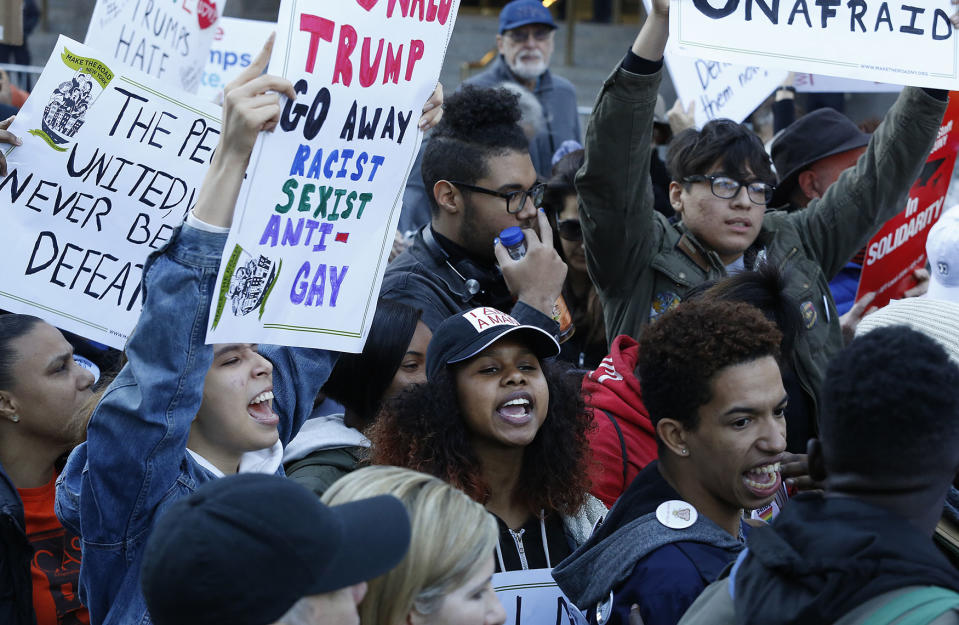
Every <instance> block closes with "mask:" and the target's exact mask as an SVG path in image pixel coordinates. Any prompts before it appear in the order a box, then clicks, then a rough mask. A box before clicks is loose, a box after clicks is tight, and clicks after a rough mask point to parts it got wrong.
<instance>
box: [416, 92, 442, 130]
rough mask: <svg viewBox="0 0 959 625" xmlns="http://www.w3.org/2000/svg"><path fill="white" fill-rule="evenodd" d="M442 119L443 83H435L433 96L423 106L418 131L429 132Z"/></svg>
mask: <svg viewBox="0 0 959 625" xmlns="http://www.w3.org/2000/svg"><path fill="white" fill-rule="evenodd" d="M441 119H443V83H440V82H438V83H436V89H433V95H431V96H430V99H429V100H427V101H426V104H425V105H423V116H422V117H420V123H419V124H418V125H419V127H420V130H429V129H430V128H432V127H433V126H435V125H436V124H438V123H440V120H441Z"/></svg>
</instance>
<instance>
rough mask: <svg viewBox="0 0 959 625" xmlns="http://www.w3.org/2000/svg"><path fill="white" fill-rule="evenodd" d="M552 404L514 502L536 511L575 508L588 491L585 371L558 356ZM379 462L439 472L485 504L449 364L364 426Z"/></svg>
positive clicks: (548, 369)
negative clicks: (572, 370) (573, 371)
mask: <svg viewBox="0 0 959 625" xmlns="http://www.w3.org/2000/svg"><path fill="white" fill-rule="evenodd" d="M541 365H542V368H543V374H544V375H545V377H546V384H547V387H548V389H549V407H548V412H547V417H546V421H544V423H543V425H542V427H540V429H539V432H537V433H536V437H535V438H534V439H533V442H532V443H530V444H529V446H527V447H526V450H525V453H524V454H523V468H522V470H521V475H520V479H519V485H518V487H517V492H516V493H514V495H515V498H516V501H517V502H522V503H523V504H524V505H525V506H526V507H527V508H528V509H529V511H530V513H531V514H539V511H540V510H545V511H546V512H547V513H550V512H558V513H560V514H566V515H571V514H575V513H576V512H577V511H578V510H579V509H580V508H581V507H582V506H583V503H584V502H585V499H586V493H587V492H588V491H589V478H588V477H587V465H588V462H589V442H588V440H587V437H586V434H587V431H588V430H589V428H590V423H591V419H590V417H589V415H588V413H587V412H586V410H585V408H584V406H583V398H582V397H581V396H580V393H579V385H578V382H579V377H578V376H575V377H574V376H570V375H567V373H566V372H567V368H566V367H565V366H564V365H561V364H559V363H555V362H548V361H543V362H542V363H541ZM366 435H367V436H368V437H369V439H370V441H371V442H372V448H371V461H372V463H373V464H387V465H394V466H399V467H405V468H408V469H415V470H416V471H422V472H423V473H429V474H430V475H435V476H436V477H439V478H441V479H443V480H446V481H447V482H449V483H450V484H452V485H453V486H455V487H457V488H459V489H460V490H462V491H464V492H465V493H466V494H468V495H469V496H470V497H472V498H473V499H475V500H476V501H478V502H480V503H482V504H486V503H487V502H488V501H489V498H490V494H491V493H490V488H489V485H488V484H486V483H485V482H484V481H483V476H482V472H481V467H480V461H479V458H478V457H477V456H476V454H475V452H474V451H473V447H472V445H471V443H470V433H469V431H468V430H467V428H466V420H465V418H464V417H463V413H462V410H461V409H460V404H459V399H458V397H457V393H456V381H455V380H454V378H453V375H452V371H451V369H450V368H446V369H444V370H443V371H442V372H441V373H440V375H438V376H437V377H436V379H434V380H431V381H430V382H429V383H428V384H423V385H421V386H419V387H415V388H412V389H408V390H406V391H404V392H403V393H402V394H401V395H400V396H399V397H397V398H395V399H394V400H392V401H391V402H389V404H388V406H387V407H386V408H385V409H384V410H383V412H382V413H381V414H380V415H379V417H378V418H377V419H376V421H375V423H374V424H373V426H372V427H371V428H370V429H369V430H368V431H367V432H366Z"/></svg>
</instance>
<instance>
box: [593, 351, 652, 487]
mask: <svg viewBox="0 0 959 625" xmlns="http://www.w3.org/2000/svg"><path fill="white" fill-rule="evenodd" d="M638 359H639V344H638V343H637V342H636V340H635V339H633V338H632V337H629V336H627V335H625V334H623V335H620V336H617V337H616V338H615V339H613V343H612V347H611V348H610V352H609V356H607V357H606V358H604V359H603V362H602V363H600V365H599V367H598V368H597V369H596V370H595V371H592V372H590V373H589V374H587V376H586V377H585V379H584V380H583V396H584V399H585V401H586V405H587V407H589V408H591V409H592V410H593V423H594V424H595V425H596V428H595V429H594V430H592V432H591V433H590V435H589V439H590V440H589V443H590V449H591V450H592V453H593V464H592V465H591V474H590V480H591V481H592V484H593V486H592V493H593V495H595V496H596V497H597V498H599V499H600V500H601V501H602V502H603V503H604V504H606V506H612V505H613V504H614V503H615V502H616V499H617V498H619V496H620V495H621V494H622V493H623V491H625V490H626V487H627V486H629V484H630V482H632V481H633V478H635V477H636V475H637V474H638V473H639V472H640V471H641V470H642V469H643V467H645V466H646V465H647V464H649V463H650V462H652V461H653V460H655V459H656V457H657V454H656V433H655V429H654V428H653V424H652V422H651V421H650V420H649V413H648V412H647V410H646V406H644V405H643V398H642V394H641V392H640V388H639V380H638V379H637V378H636V375H635V373H634V371H635V370H636V361H637V360H638ZM620 434H622V436H620ZM624 461H625V462H624Z"/></svg>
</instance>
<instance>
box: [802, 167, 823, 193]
mask: <svg viewBox="0 0 959 625" xmlns="http://www.w3.org/2000/svg"><path fill="white" fill-rule="evenodd" d="M796 184H797V186H798V187H799V188H800V189H802V192H803V195H805V196H806V197H807V198H809V199H810V200H815V199H818V198H820V197H822V194H821V193H820V192H819V176H817V175H816V172H814V171H813V170H811V169H807V170H806V171H804V172H800V174H799V176H798V177H797V178H796Z"/></svg>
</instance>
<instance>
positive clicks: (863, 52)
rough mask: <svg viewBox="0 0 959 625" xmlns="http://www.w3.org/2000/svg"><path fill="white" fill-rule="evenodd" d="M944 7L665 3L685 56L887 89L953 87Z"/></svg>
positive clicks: (866, 1) (928, 1)
mask: <svg viewBox="0 0 959 625" xmlns="http://www.w3.org/2000/svg"><path fill="white" fill-rule="evenodd" d="M953 10H954V9H953V7H952V4H951V2H950V0H923V1H922V2H918V1H911V2H910V1H909V0H906V1H903V2H887V1H885V0H848V1H846V0H671V2H670V10H669V17H670V45H671V46H673V49H675V50H676V51H678V52H680V53H682V54H686V55H688V56H697V57H706V58H710V59H713V60H716V61H726V62H729V63H739V64H745V65H761V66H763V67H781V68H784V69H788V70H793V71H797V72H811V73H816V74H826V75H829V76H841V77H845V78H857V79H860V80H870V81H878V82H886V83H893V84H905V85H915V86H920V87H935V88H940V89H955V88H957V87H959V38H957V36H956V34H955V33H954V32H953V26H952V23H951V22H950V20H949V16H950V14H951V13H952V11H953Z"/></svg>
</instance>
